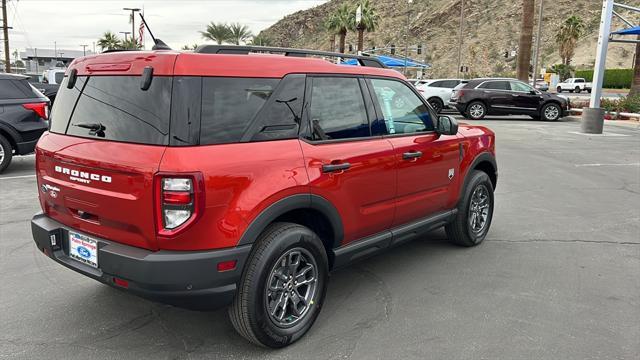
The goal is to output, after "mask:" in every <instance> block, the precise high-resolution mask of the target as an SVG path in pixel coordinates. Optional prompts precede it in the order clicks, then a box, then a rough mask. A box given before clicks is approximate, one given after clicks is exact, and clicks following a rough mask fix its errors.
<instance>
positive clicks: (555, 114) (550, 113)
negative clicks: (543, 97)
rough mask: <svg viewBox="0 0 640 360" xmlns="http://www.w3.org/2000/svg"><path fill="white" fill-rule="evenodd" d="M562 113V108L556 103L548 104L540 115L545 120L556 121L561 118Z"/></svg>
mask: <svg viewBox="0 0 640 360" xmlns="http://www.w3.org/2000/svg"><path fill="white" fill-rule="evenodd" d="M560 114H562V109H560V106H559V105H558V104H555V103H550V104H546V105H545V106H543V107H542V110H541V111H540V116H541V117H542V119H544V120H545V121H556V120H558V119H559V118H560Z"/></svg>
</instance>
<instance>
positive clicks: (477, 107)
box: [469, 104, 484, 119]
mask: <svg viewBox="0 0 640 360" xmlns="http://www.w3.org/2000/svg"><path fill="white" fill-rule="evenodd" d="M469 115H471V117H472V118H474V119H477V118H481V117H482V116H483V115H484V107H483V106H482V105H481V104H473V105H471V107H470V108H469Z"/></svg>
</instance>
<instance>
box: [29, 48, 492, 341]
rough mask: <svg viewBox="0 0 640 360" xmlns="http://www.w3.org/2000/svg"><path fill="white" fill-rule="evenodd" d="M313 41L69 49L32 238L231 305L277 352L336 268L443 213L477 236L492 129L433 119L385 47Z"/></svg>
mask: <svg viewBox="0 0 640 360" xmlns="http://www.w3.org/2000/svg"><path fill="white" fill-rule="evenodd" d="M267 53H268V54H267ZM275 53H279V54H275ZM318 55H320V56H334V57H335V56H336V54H333V53H320V52H313V51H303V50H292V49H277V48H257V47H256V48H252V47H229V46H202V47H200V48H199V49H197V50H196V51H195V52H194V53H179V52H174V51H170V50H169V51H146V52H145V51H143V52H113V53H105V54H100V55H95V56H87V57H83V58H79V59H76V60H75V61H74V62H73V63H72V64H71V66H70V68H69V70H68V71H67V74H66V76H65V79H64V82H63V83H62V85H61V87H60V89H61V90H60V92H59V93H58V96H57V99H56V102H55V105H54V108H53V111H52V115H51V128H50V130H49V131H48V132H46V133H45V134H44V135H43V136H42V138H41V139H40V141H39V142H38V145H37V149H36V153H37V155H36V156H37V157H36V167H37V179H38V188H39V195H40V205H41V207H42V213H39V214H37V215H35V217H34V218H33V220H32V232H33V237H34V240H35V243H36V246H37V247H38V248H39V249H40V250H41V251H42V252H43V253H44V254H45V255H47V256H49V257H50V258H51V259H53V260H54V261H56V262H58V263H60V264H62V265H64V266H66V267H67V268H69V269H71V270H74V271H76V272H79V273H81V274H83V275H86V276H88V277H91V278H93V279H95V280H98V281H100V282H103V283H105V284H109V285H111V286H114V287H117V288H120V289H122V290H124V291H128V292H131V293H133V294H137V295H140V296H143V297H147V298H150V299H154V300H157V301H162V302H165V303H169V304H173V305H177V306H183V307H189V308H196V309H205V308H215V307H220V306H227V305H230V307H229V316H230V318H231V321H232V323H233V326H234V327H235V328H236V330H237V331H238V332H239V333H240V334H241V335H242V336H244V337H245V338H247V339H248V340H250V341H251V342H253V343H255V344H258V345H262V346H268V347H274V348H277V347H283V346H286V345H288V344H290V343H292V342H294V341H296V340H298V339H299V338H300V337H301V336H303V335H304V334H305V332H306V331H307V330H309V328H310V327H311V326H312V324H313V322H314V321H315V319H316V318H317V316H318V314H319V312H320V308H321V307H322V304H323V300H324V296H325V293H326V289H327V282H328V276H329V272H330V271H331V270H332V269H335V268H337V267H340V266H343V265H345V264H348V263H350V262H352V261H354V260H356V259H360V258H362V257H365V256H368V255H371V254H373V253H376V252H379V251H383V250H385V249H387V248H389V247H391V246H395V245H397V244H399V243H403V242H405V241H407V240H409V239H412V238H415V237H416V235H419V234H422V233H424V232H425V231H429V230H432V229H434V228H438V227H442V226H445V228H446V232H447V234H448V236H449V238H450V239H451V241H452V242H454V243H456V244H459V245H462V246H474V245H477V244H479V243H480V242H482V241H483V239H484V238H485V236H486V235H487V231H488V230H489V226H490V224H491V218H492V213H493V208H494V201H493V200H494V198H493V191H494V189H495V186H496V180H497V171H496V169H497V168H496V162H495V146H494V145H495V142H494V134H493V133H492V132H491V131H490V130H488V129H486V128H484V127H480V126H468V125H460V127H458V124H457V123H456V121H455V120H454V119H453V118H450V117H447V116H440V117H438V116H437V115H436V114H435V113H434V111H433V110H432V109H431V108H430V107H429V106H428V104H427V103H426V101H425V100H424V99H423V98H422V97H421V96H420V95H419V94H418V93H417V92H416V89H415V88H414V87H413V86H411V85H410V84H409V83H408V82H407V81H406V80H405V79H404V77H403V76H402V75H401V74H400V73H398V72H396V71H394V70H390V69H385V68H384V66H383V65H382V64H381V63H380V62H378V61H377V60H376V59H375V58H370V57H357V56H351V57H352V58H356V59H357V60H358V63H359V66H349V65H343V64H335V63H332V62H330V61H328V60H324V59H320V58H314V56H318ZM305 56H306V57H305ZM340 56H343V57H347V56H345V55H340Z"/></svg>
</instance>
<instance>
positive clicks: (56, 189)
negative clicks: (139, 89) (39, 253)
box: [36, 133, 165, 250]
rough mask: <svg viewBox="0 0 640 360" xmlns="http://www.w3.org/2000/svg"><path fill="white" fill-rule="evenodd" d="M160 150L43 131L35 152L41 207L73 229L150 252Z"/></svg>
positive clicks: (152, 240)
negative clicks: (155, 181)
mask: <svg viewBox="0 0 640 360" xmlns="http://www.w3.org/2000/svg"><path fill="white" fill-rule="evenodd" d="M164 151H165V147H164V146H148V145H137V144H125V143H116V142H105V141H100V140H88V139H82V138H77V137H71V136H63V135H59V134H53V133H49V134H45V135H44V136H43V137H42V138H41V139H40V142H39V143H38V149H37V150H36V157H37V163H36V166H37V173H38V185H39V187H40V190H41V191H40V203H41V205H42V208H43V210H44V212H45V213H46V214H47V215H48V216H49V217H51V218H53V219H55V220H57V221H59V222H61V223H63V224H65V225H67V226H69V227H72V228H74V229H77V230H78V231H81V232H85V233H88V234H91V235H95V236H97V237H100V238H105V239H110V240H113V241H116V242H120V243H124V244H128V245H132V246H136V247H141V248H146V249H150V250H155V249H156V248H157V246H156V238H155V233H156V231H155V223H154V210H153V209H154V198H153V176H154V174H155V173H156V172H157V170H158V164H160V160H161V159H162V155H163V153H164Z"/></svg>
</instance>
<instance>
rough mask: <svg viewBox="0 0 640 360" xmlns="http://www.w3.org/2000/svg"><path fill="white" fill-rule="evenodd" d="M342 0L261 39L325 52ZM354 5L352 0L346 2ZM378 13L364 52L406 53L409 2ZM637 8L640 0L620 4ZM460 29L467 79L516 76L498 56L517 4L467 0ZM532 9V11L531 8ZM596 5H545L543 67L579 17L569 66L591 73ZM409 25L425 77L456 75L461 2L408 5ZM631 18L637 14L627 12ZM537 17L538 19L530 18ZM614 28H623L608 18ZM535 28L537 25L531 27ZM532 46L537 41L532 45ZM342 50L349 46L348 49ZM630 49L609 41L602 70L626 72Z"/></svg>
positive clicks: (570, 0) (558, 1) (563, 0)
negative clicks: (583, 30) (565, 26)
mask: <svg viewBox="0 0 640 360" xmlns="http://www.w3.org/2000/svg"><path fill="white" fill-rule="evenodd" d="M343 2H347V1H344V0H331V1H328V2H327V3H325V4H323V5H319V6H316V7H314V8H311V9H308V10H304V11H299V12H296V13H294V14H291V15H288V16H286V17H285V18H283V19H282V20H280V21H278V22H277V23H276V24H274V25H273V26H271V27H269V28H268V29H266V30H264V31H263V32H262V33H261V34H262V35H265V36H267V37H269V38H271V39H272V40H273V41H274V45H275V46H286V47H301V48H308V49H323V50H329V48H330V38H329V34H327V33H326V32H325V30H324V27H323V22H324V19H325V17H326V16H327V14H330V13H332V12H333V11H334V10H335V9H336V8H337V7H338V6H339V5H340V4H341V3H343ZM348 2H349V3H352V2H351V1H348ZM371 2H372V3H373V4H374V6H375V7H376V9H377V11H378V13H379V14H380V18H381V21H380V27H379V29H378V30H377V31H376V32H374V33H366V35H365V48H372V47H373V46H375V47H377V48H381V47H388V46H390V45H391V44H395V45H396V47H397V48H398V51H399V53H400V54H404V50H403V49H404V43H405V42H404V41H403V40H402V39H403V38H404V33H405V26H406V24H407V9H408V6H407V2H406V1H405V0H371ZM624 2H625V3H626V4H628V5H632V6H640V0H633V1H629V0H626V1H624ZM464 3H465V14H466V26H465V32H464V34H465V36H464V39H465V40H464V48H463V54H464V55H463V58H464V61H463V63H464V65H467V66H469V68H470V73H471V74H470V75H471V76H485V75H507V74H510V73H512V72H514V69H515V61H514V59H505V58H504V52H505V51H508V50H516V49H517V46H518V36H519V27H520V17H521V0H511V1H507V0H465V1H464ZM537 6H538V5H537V4H536V8H537ZM601 7H602V1H601V0H580V1H576V0H551V1H550V0H546V1H545V11H544V24H545V25H544V34H543V36H542V40H543V45H542V51H541V54H542V65H543V66H550V65H553V64H555V63H559V62H560V57H559V56H558V54H557V53H558V52H557V46H556V44H555V40H554V38H555V33H556V31H557V29H558V27H559V26H560V23H561V22H562V21H563V20H564V19H566V18H567V17H569V16H570V15H578V16H580V17H582V18H583V19H584V22H585V24H586V26H587V34H586V35H585V37H584V38H583V39H582V40H581V41H580V45H579V46H578V49H577V50H576V55H575V57H574V59H573V62H572V64H573V65H575V66H576V67H578V68H590V67H592V66H593V63H594V56H595V49H596V44H597V36H598V26H599V22H600V11H601ZM410 9H411V21H410V26H409V44H410V45H413V46H415V45H417V44H422V45H423V47H424V48H425V51H424V52H423V54H422V55H417V54H416V53H415V52H412V53H410V57H413V58H416V59H419V60H426V61H427V62H429V63H431V64H432V65H433V69H432V72H431V74H430V75H431V76H453V75H455V74H456V71H457V59H458V55H457V54H458V53H457V51H458V27H459V18H460V0H414V2H413V4H412V5H410ZM628 15H629V18H631V19H638V18H639V16H637V15H634V14H628ZM535 16H536V19H537V14H536V15H535ZM614 23H615V27H616V28H624V27H625V25H624V24H623V23H621V22H620V21H617V20H616V21H614ZM536 30H537V25H536ZM534 42H535V40H534ZM347 44H352V45H353V48H354V51H355V48H356V34H355V33H354V32H350V33H349V34H348V36H347ZM347 47H348V46H347ZM634 51H635V47H634V46H633V45H628V44H624V45H623V44H612V45H611V46H610V48H609V56H608V59H607V67H608V68H625V67H631V66H632V61H633V55H634Z"/></svg>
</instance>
